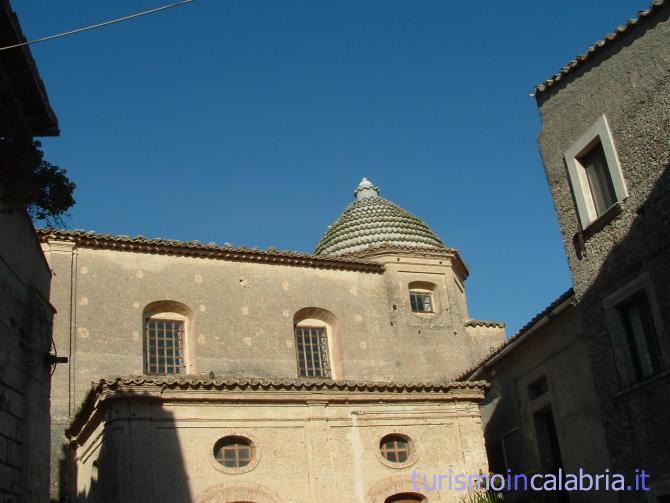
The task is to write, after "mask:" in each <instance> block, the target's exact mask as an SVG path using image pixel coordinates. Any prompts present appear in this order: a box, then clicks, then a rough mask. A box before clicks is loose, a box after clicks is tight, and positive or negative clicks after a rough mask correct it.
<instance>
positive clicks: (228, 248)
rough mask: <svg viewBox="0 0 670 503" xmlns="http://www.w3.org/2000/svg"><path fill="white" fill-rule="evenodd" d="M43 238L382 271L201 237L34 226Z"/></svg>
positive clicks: (359, 262) (351, 261)
mask: <svg viewBox="0 0 670 503" xmlns="http://www.w3.org/2000/svg"><path fill="white" fill-rule="evenodd" d="M36 232H37V236H38V238H39V239H40V241H42V242H46V241H49V240H60V241H74V242H76V243H77V245H79V246H83V247H89V248H101V249H112V250H122V251H130V252H137V253H156V254H163V255H180V256H192V257H204V258H212V259H222V260H233V261H244V262H257V263H271V264H279V265H287V266H295V267H314V268H325V269H345V270H354V271H363V272H375V273H381V272H383V271H384V266H383V265H382V264H379V263H378V262H373V261H370V260H364V259H358V258H341V257H330V256H329V257H322V256H316V255H310V254H307V253H300V252H295V251H290V250H281V251H280V250H275V249H268V250H261V249H260V248H247V247H235V246H232V245H228V244H224V245H218V244H216V243H208V244H204V243H201V242H200V241H177V240H174V239H163V238H153V239H152V238H145V237H144V236H135V237H130V236H115V235H112V234H100V233H97V232H92V231H83V230H57V229H37V231H36Z"/></svg>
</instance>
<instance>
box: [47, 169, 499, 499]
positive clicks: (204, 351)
mask: <svg viewBox="0 0 670 503" xmlns="http://www.w3.org/2000/svg"><path fill="white" fill-rule="evenodd" d="M355 196H356V199H355V201H354V202H353V203H351V205H349V206H348V207H347V208H346V209H345V211H344V212H343V214H342V215H341V216H340V217H339V218H338V219H337V221H336V222H335V223H334V224H333V225H332V226H330V227H329V229H328V231H327V232H326V233H325V235H324V236H323V238H322V239H321V241H320V243H319V244H318V245H317V247H316V251H315V253H314V254H312V255H307V254H301V253H295V252H288V251H277V250H258V249H249V248H235V247H232V246H218V245H215V244H209V245H206V244H202V243H199V242H179V241H170V240H165V239H145V238H142V237H135V238H130V237H127V236H110V235H104V234H97V233H92V232H83V231H53V230H42V231H40V232H39V236H40V239H41V241H42V243H43V248H44V251H45V254H46V257H47V260H48V261H49V264H50V266H51V268H52V269H53V271H54V281H53V285H52V296H51V299H52V302H53V303H54V305H55V306H56V307H57V309H58V314H57V316H56V318H55V321H54V339H55V341H56V345H57V347H58V348H59V351H61V352H62V353H64V354H67V355H68V356H69V358H70V363H69V365H63V366H59V367H58V369H57V370H56V373H55V374H54V376H53V387H52V424H53V441H54V445H53V451H54V453H55V454H59V453H60V452H61V451H62V446H63V444H64V443H65V444H66V445H68V443H67V441H66V440H65V438H64V436H63V432H64V431H65V429H66V428H68V426H69V425H70V423H71V421H72V419H73V418H74V417H75V414H76V413H77V410H78V409H79V408H80V404H81V402H82V400H84V398H85V397H88V398H87V402H86V405H85V406H84V408H83V409H82V411H83V412H81V413H80V416H78V420H77V422H76V423H75V426H73V428H72V429H71V430H70V436H71V437H70V438H71V439H72V440H73V443H72V444H71V446H72V449H73V450H72V451H70V454H72V455H73V456H74V457H73V459H71V462H70V463H67V462H66V461H65V458H64V457H63V456H62V455H55V457H54V463H53V465H52V466H53V467H54V470H55V472H54V474H53V479H52V480H53V481H54V482H55V485H54V487H53V490H54V493H57V492H58V491H60V492H61V496H65V495H66V494H67V493H70V494H72V493H73V492H75V491H76V492H77V493H78V494H79V495H80V497H81V498H84V499H85V500H86V499H88V500H89V501H91V498H93V496H91V494H94V489H92V488H93V487H95V488H97V487H100V488H102V487H106V488H107V489H104V490H103V491H104V494H105V495H106V497H107V498H112V499H106V500H105V501H124V502H126V501H147V500H154V499H155V498H158V499H160V500H161V501H166V500H167V501H254V502H261V501H286V502H289V501H293V502H310V503H315V502H319V501H322V502H330V501H334V499H333V497H334V495H336V494H341V495H343V496H342V497H343V501H374V502H376V501H381V502H385V501H387V499H388V498H391V499H388V501H401V499H393V498H394V494H395V495H399V494H404V493H406V492H407V491H408V486H407V483H408V480H409V476H410V472H411V469H412V468H411V467H412V466H414V467H415V468H416V467H419V468H420V469H421V470H423V471H424V473H442V472H444V470H445V469H448V468H450V467H452V468H453V469H454V471H456V470H463V471H464V473H472V470H474V473H478V471H479V470H480V469H482V470H485V469H486V466H485V465H486V457H485V452H484V444H483V438H482V433H481V424H480V420H479V415H478V410H477V407H476V403H477V401H478V400H479V399H480V398H481V397H483V389H484V388H483V384H482V383H475V384H467V385H463V384H459V383H453V384H449V379H450V377H451V376H453V375H454V374H455V373H456V372H459V371H461V370H462V369H464V368H467V367H469V366H471V365H472V364H474V363H475V362H476V361H478V360H479V359H481V358H482V356H483V355H485V354H487V353H488V352H489V351H490V350H491V349H492V348H493V347H496V346H498V345H499V344H500V343H502V342H503V341H504V340H505V331H504V326H503V325H502V324H501V323H496V322H487V321H479V320H473V319H471V318H470V316H469V313H468V308H467V301H466V296H465V287H464V283H465V280H466V278H467V276H468V269H467V267H466V265H465V263H464V262H463V260H462V259H461V257H460V254H459V253H458V251H457V250H455V249H453V248H449V247H447V246H445V245H444V243H443V242H442V241H441V240H440V239H439V238H438V237H437V236H436V235H435V233H434V232H433V231H432V230H431V229H430V228H429V227H428V226H427V225H426V224H425V223H424V222H423V221H421V220H420V219H418V218H417V217H415V216H413V215H411V214H410V213H408V212H407V211H405V210H403V209H402V208H400V207H399V206H397V205H396V204H394V203H392V202H390V201H388V200H386V199H384V198H382V197H380V196H379V190H378V189H377V188H376V187H374V186H373V185H372V183H370V182H369V181H367V180H365V179H364V180H363V181H362V182H361V184H360V185H359V186H358V188H357V189H356V191H355ZM142 374H143V375H144V377H138V378H130V379H121V380H119V379H117V377H118V376H133V375H142ZM165 376H172V377H173V378H175V377H178V376H186V377H185V378H184V379H178V380H174V379H171V378H166V377H165ZM100 379H111V380H105V381H102V383H101V384H99V385H98V386H97V387H96V388H95V389H94V390H93V391H90V386H91V382H92V381H95V382H97V381H100ZM287 379H288V380H289V381H286V380H287ZM253 383H255V384H253ZM422 383H423V384H422ZM430 383H434V384H430ZM168 390H170V391H168ZM87 393H88V395H87ZM111 397H113V398H114V400H109V398H111ZM140 411H141V412H140ZM117 414H118V416H117ZM199 418H200V419H199ZM141 421H144V422H141ZM161 422H163V423H161ZM166 422H167V423H170V422H171V424H170V425H167V426H166V424H167V423H166ZM161 428H162V429H161ZM163 434H165V435H167V436H168V437H170V438H171V440H169V441H168V440H167V439H166V440H165V442H163V441H162V440H158V439H159V437H160V435H163ZM157 435H158V436H157ZM389 435H390V437H389ZM214 437H216V438H214ZM166 438H167V437H166ZM135 445H138V446H139V445H141V446H143V447H142V448H141V449H136V450H131V451H128V449H129V448H130V447H129V446H135ZM164 445H171V446H173V447H174V449H172V451H170V452H169V453H167V452H163V451H160V449H159V447H160V448H162V447H161V446H164ZM124 449H125V450H124ZM133 449H135V448H133ZM157 449H158V450H157ZM66 450H67V449H66ZM98 451H100V452H98ZM106 452H109V453H115V454H114V455H112V458H114V459H115V461H114V462H111V461H110V459H111V458H109V457H106V456H108V455H107V454H105V453H106ZM261 452H262V453H263V454H262V459H261V458H260V453H261ZM305 453H307V454H305ZM309 453H312V454H309ZM168 454H169V456H168V457H169V458H170V459H172V460H173V461H174V463H172V464H176V465H179V466H181V467H182V469H183V474H184V476H185V477H186V480H181V481H180V480H179V479H178V475H179V472H178V471H175V472H170V470H172V469H174V470H177V468H178V467H173V468H169V467H164V466H162V463H161V466H154V467H152V470H153V471H152V474H153V475H152V477H154V479H152V480H155V481H156V482H155V485H154V486H149V485H146V486H145V485H143V483H142V480H141V478H138V477H140V475H139V474H138V473H127V472H124V470H126V467H127V466H130V465H132V466H147V465H146V460H147V458H148V457H152V456H153V457H154V458H155V459H163V457H164V456H166V455H168ZM227 455H229V456H233V458H234V459H232V458H231V460H228V461H230V463H231V464H235V463H237V465H238V466H235V468H240V470H233V471H230V470H225V469H223V468H222V465H225V463H227V462H228V461H227V460H226V459H227V458H225V456H227ZM396 455H397V456H399V457H401V458H402V461H400V460H398V461H393V459H395V456H396ZM216 456H220V457H221V459H220V460H219V461H216V460H215V461H212V460H213V459H214V458H215V457H216ZM240 456H242V458H240ZM413 456H415V457H413ZM409 459H412V460H414V461H416V464H414V461H412V462H411V463H410V462H409V461H408V460H409ZM86 460H89V461H86ZM198 460H199V461H198ZM389 460H390V461H389ZM94 462H95V463H97V464H96V465H95V466H94V465H93V463H94ZM256 464H257V466H256ZM75 465H76V467H77V472H76V473H74V472H72V471H71V469H72V468H73V467H75ZM252 465H253V466H252ZM103 466H105V467H107V468H106V469H105V470H103ZM112 467H113V468H112ZM224 468H225V466H224ZM165 470H167V471H165ZM273 470H275V471H274V472H273ZM103 471H104V473H103ZM285 471H286V473H284V472H285ZM200 472H202V473H200ZM273 473H275V475H273ZM289 474H290V475H289ZM129 477H130V478H129ZM163 477H168V478H169V479H170V480H173V481H174V483H175V484H182V487H181V490H180V491H177V490H175V492H174V493H172V494H174V496H173V499H169V495H168V494H167V493H166V491H167V489H166V488H165V487H162V486H161V485H160V484H159V483H158V480H162V478H163ZM59 480H60V489H59V487H58V481H59ZM67 480H69V481H70V488H69V489H67V488H66V481H67ZM95 481H98V482H95ZM94 482H95V483H94ZM126 484H129V485H126ZM222 485H223V486H225V488H226V490H225V491H223V492H221V491H222V490H221V487H223V486H222ZM121 486H123V487H121ZM260 486H262V489H261V488H260ZM245 487H256V488H257V489H258V492H257V493H254V494H257V495H256V496H253V497H252V496H249V497H246V499H245V498H242V499H241V500H240V499H239V498H240V497H238V496H236V498H238V499H230V498H232V496H231V497H230V498H228V496H225V494H228V493H227V492H226V491H232V493H231V494H233V493H234V494H241V493H240V492H239V491H243V490H244V488H245ZM112 488H116V489H114V490H112ZM99 490H102V489H95V491H99ZM110 491H112V492H110ZM124 491H125V492H124ZM127 491H130V492H127ZM147 491H149V492H147ZM151 491H153V492H151ZM394 491H395V492H394ZM168 492H169V491H168ZM250 494H251V493H250ZM54 495H56V494H54ZM179 495H181V496H179ZM345 495H346V497H345ZM149 496H151V497H149ZM361 497H363V499H360V498H361ZM407 497H408V498H410V499H408V501H423V499H417V498H420V497H419V496H417V495H414V496H409V495H408V496H407ZM459 497H460V495H459V494H455V493H453V492H452V493H444V494H442V495H440V496H435V497H431V501H457V500H458V499H459ZM208 498H209V499H208ZM217 498H218V499H217ZM225 498H228V499H225ZM397 498H400V496H397ZM411 498H414V499H411Z"/></svg>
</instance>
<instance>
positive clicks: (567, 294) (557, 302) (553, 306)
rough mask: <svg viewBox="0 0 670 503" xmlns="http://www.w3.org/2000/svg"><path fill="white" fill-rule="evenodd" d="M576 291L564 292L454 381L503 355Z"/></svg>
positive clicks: (464, 377)
mask: <svg viewBox="0 0 670 503" xmlns="http://www.w3.org/2000/svg"><path fill="white" fill-rule="evenodd" d="M574 294H575V292H574V290H573V289H572V288H570V289H569V290H567V291H566V292H564V293H563V294H562V295H561V296H560V297H559V298H558V299H556V300H555V301H554V302H552V303H551V304H549V305H548V306H547V307H546V308H545V309H544V310H542V312H540V313H538V314H536V315H535V316H534V317H533V319H532V320H530V321H529V322H528V323H526V324H525V325H524V326H523V327H522V328H521V330H519V331H518V332H517V333H516V334H514V336H512V337H511V338H509V339H508V340H507V341H505V342H504V343H502V344H501V345H500V346H498V347H497V348H495V349H494V350H493V351H491V352H490V353H489V354H488V355H486V356H485V357H484V358H482V359H481V360H480V361H479V362H478V363H477V364H475V365H473V366H472V367H470V368H469V369H467V370H465V371H463V372H461V373H460V374H459V375H457V376H456V377H455V378H454V380H456V381H462V380H464V379H468V378H469V377H470V376H471V375H472V374H474V373H475V372H476V371H477V370H478V369H479V368H481V367H482V366H484V365H486V364H487V363H488V362H489V361H491V360H492V359H493V358H494V357H495V356H497V355H498V354H500V353H502V352H503V350H505V348H507V347H508V346H510V345H511V344H513V343H515V342H516V341H518V340H519V339H520V338H521V337H523V336H524V335H526V333H528V332H529V331H530V329H531V328H533V327H534V326H535V325H536V324H537V323H538V322H539V321H540V320H541V319H542V318H544V317H545V316H547V315H548V314H550V313H551V312H552V311H553V310H554V309H556V308H557V307H558V306H560V305H561V304H563V302H565V301H566V300H568V299H570V298H572V297H574ZM473 382H479V381H473Z"/></svg>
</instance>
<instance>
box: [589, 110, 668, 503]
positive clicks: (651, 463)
mask: <svg viewBox="0 0 670 503" xmlns="http://www.w3.org/2000/svg"><path fill="white" fill-rule="evenodd" d="M666 120H667V119H666ZM663 127H664V126H663V124H662V123H661V124H659V128H663ZM665 127H666V128H667V122H666V126H665ZM666 130H667V129H666ZM647 148H649V149H652V148H656V149H665V151H663V152H662V154H661V155H662V157H661V155H659V157H661V158H662V159H663V162H662V163H661V165H662V169H661V176H660V177H659V179H658V180H657V181H656V183H655V184H654V187H653V189H652V190H651V192H650V194H649V196H648V197H647V199H646V200H645V201H643V202H642V201H633V202H631V199H633V197H634V194H632V195H631V197H629V200H628V201H626V202H624V205H631V204H637V207H634V208H630V209H629V210H628V211H634V212H635V216H634V218H633V221H632V223H631V225H630V229H629V230H628V233H627V234H626V235H625V236H624V237H623V238H621V239H620V240H619V241H618V242H617V244H616V245H615V246H614V247H613V248H611V249H610V250H609V251H608V252H607V255H606V256H605V257H604V260H603V263H602V267H601V268H600V269H599V271H598V274H597V275H596V277H595V279H594V280H593V282H592V283H591V284H590V286H589V287H588V289H587V290H586V291H585V292H584V294H583V295H582V297H581V299H580V304H579V309H580V313H581V315H582V321H583V326H584V333H585V342H586V345H587V348H588V351H589V358H590V360H591V363H592V367H593V373H594V375H597V376H598V379H596V380H595V387H596V391H597V395H598V398H599V405H600V408H601V412H602V414H601V415H602V418H603V426H604V430H605V435H606V437H607V443H608V447H609V449H610V455H611V457H612V460H613V463H614V460H617V461H618V463H616V464H615V466H613V467H612V468H613V469H615V470H616V471H621V472H624V473H625V472H628V473H633V470H634V469H635V468H644V469H646V470H647V472H649V473H650V475H651V482H652V483H653V482H654V480H664V479H668V478H670V457H668V455H667V453H668V452H670V431H669V430H668V428H667V421H668V419H667V418H668V417H670V402H669V401H668V399H667V397H668V395H669V394H670V376H669V375H668V372H667V369H668V368H669V367H670V332H669V329H670V288H668V280H669V279H670V232H669V224H670V169H669V168H670V159H668V153H667V143H666V145H665V146H662V145H649V146H648V147H647ZM647 169H649V168H647ZM649 171H651V169H649ZM639 183H641V184H642V183H643V182H639ZM616 218H617V217H616V216H614V219H616ZM596 232H597V233H601V232H602V233H608V227H603V228H602V229H601V230H598V231H596ZM606 238H607V235H606V234H605V235H604V236H598V235H597V234H594V235H593V236H586V237H585V240H584V249H583V250H578V256H579V253H580V252H581V253H582V254H584V255H585V259H586V260H588V259H589V258H591V257H590V255H589V254H594V255H595V254H597V253H598V250H597V249H594V248H595V246H593V245H590V239H593V240H596V239H599V240H601V243H602V242H604V241H605V239H606ZM641 296H642V297H643V298H644V300H645V301H646V302H647V306H648V308H647V309H646V311H647V315H646V318H647V322H646V326H647V327H648V329H647V330H643V331H642V332H646V331H651V332H652V333H653V338H655V339H656V344H652V342H653V339H652V340H649V339H648V340H647V342H648V343H649V344H650V345H652V346H653V345H656V347H655V348H651V350H650V353H654V352H657V358H658V360H657V361H656V362H654V363H651V362H650V361H651V360H653V359H654V358H655V357H654V356H653V355H650V356H649V357H647V356H644V355H640V354H639V355H638V356H637V357H636V356H635V354H634V351H635V349H634V347H635V343H634V341H635V337H634V336H633V335H632V334H633V332H636V331H635V330H630V329H627V328H626V321H625V320H626V318H627V317H628V315H626V314H625V310H626V306H631V303H632V302H633V301H634V300H635V299H640V297H641ZM642 317H643V318H644V317H645V316H644V315H643V316H642ZM643 323H644V322H643ZM629 328H630V327H629ZM638 344H639V342H638ZM642 352H644V350H643V351H642ZM640 358H641V359H642V360H643V363H642V364H641V363H640V362H639V360H640ZM636 359H638V362H636V361H635V360H636ZM644 360H646V362H644ZM640 367H649V368H646V369H644V368H643V369H641V368H640ZM652 367H656V368H652ZM664 371H665V372H664ZM659 374H660V375H659ZM617 465H618V466H617ZM626 498H632V497H630V496H628V495H626V496H625V497H624V498H623V499H622V501H628V499H626ZM631 501H633V499H631Z"/></svg>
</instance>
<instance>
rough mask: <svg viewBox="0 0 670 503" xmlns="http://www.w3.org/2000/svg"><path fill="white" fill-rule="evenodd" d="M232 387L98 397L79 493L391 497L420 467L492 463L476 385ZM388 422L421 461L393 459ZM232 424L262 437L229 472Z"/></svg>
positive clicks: (199, 500)
mask: <svg viewBox="0 0 670 503" xmlns="http://www.w3.org/2000/svg"><path fill="white" fill-rule="evenodd" d="M226 394H227V393H226V392H219V393H218V394H217V393H213V392H208V393H207V392H206V393H204V394H203V393H202V392H201V393H194V392H193V391H186V390H182V391H173V392H163V393H162V396H161V398H160V399H156V398H153V399H152V398H149V396H148V394H147V396H146V397H145V398H143V397H142V396H141V395H142V393H141V392H140V394H139V395H136V396H135V397H133V398H129V397H122V396H117V397H115V398H113V399H112V400H110V401H109V402H110V403H108V404H106V405H104V404H99V405H98V407H99V411H98V412H97V413H96V415H95V416H93V420H92V424H93V426H92V427H90V431H85V432H84V433H83V434H79V435H78V436H77V437H76V439H77V443H78V444H80V446H79V447H78V448H77V457H78V459H80V461H79V463H78V465H79V472H80V476H79V490H78V493H79V497H80V501H93V499H92V497H91V494H90V493H91V490H93V491H94V492H95V491H98V494H100V492H99V490H100V488H101V487H104V486H107V487H111V486H114V487H115V488H116V491H117V492H116V493H115V494H114V495H111V494H110V493H107V499H106V500H105V501H109V502H110V503H111V502H114V501H123V502H139V501H162V502H166V503H169V502H175V503H177V502H179V503H184V502H193V503H205V502H214V501H217V502H223V501H253V502H255V503H280V502H281V503H289V502H293V503H318V502H323V503H330V502H333V501H347V502H348V501H351V502H361V503H363V502H369V503H383V502H384V500H385V499H386V498H387V497H389V496H392V495H393V494H397V493H401V492H415V491H414V487H413V484H412V475H411V474H412V471H413V470H416V471H417V473H418V474H428V476H429V479H430V480H432V475H433V474H447V473H448V471H449V470H453V473H465V474H478V473H480V470H483V471H484V473H486V469H487V462H486V456H485V450H484V445H483V439H482V434H481V422H480V418H479V411H478V408H477V405H476V400H477V399H475V398H474V396H471V397H470V398H463V399H458V398H456V397H453V398H454V399H452V400H446V399H445V398H446V397H444V396H443V397H442V398H439V397H437V396H436V395H435V394H427V395H426V397H425V398H423V399H422V398H421V397H417V396H414V397H412V398H411V399H409V398H408V399H407V401H398V399H397V397H391V396H389V395H388V394H385V393H380V394H377V395H376V396H372V395H370V396H367V397H366V398H364V399H361V397H360V396H355V395H357V393H352V394H351V396H350V397H349V398H350V399H351V402H352V403H346V402H345V401H344V400H346V399H344V398H343V396H342V393H330V392H323V393H319V394H318V396H316V395H314V394H312V395H311V396H306V395H304V394H300V395H301V396H294V395H295V393H293V392H290V393H286V392H284V393H283V395H284V396H279V395H278V394H277V395H275V396H274V397H273V398H270V399H269V400H270V401H268V397H267V396H265V397H264V396H263V395H267V394H271V393H269V392H262V391H260V392H253V393H244V394H243V396H240V393H235V395H236V396H235V397H234V399H233V400H231V399H229V398H227V397H226ZM338 395H339V396H338ZM428 395H433V396H428ZM231 398H232V397H231ZM194 399H195V400H196V402H193V400H194ZM96 417H99V418H105V420H104V429H102V430H101V426H100V425H98V426H97V427H96V426H95V418H96ZM87 428H88V427H87ZM101 433H102V437H101V436H100V434H101ZM389 433H402V434H404V435H406V436H408V437H409V438H410V439H411V442H412V445H413V448H414V449H415V452H416V456H415V457H412V462H410V463H406V464H404V465H403V466H402V467H401V468H394V467H391V466H389V465H388V463H384V462H383V461H382V458H381V455H380V453H379V443H380V440H381V438H382V437H383V436H384V435H387V434H389ZM226 435H237V436H244V437H247V438H250V439H251V440H252V441H253V443H254V446H255V450H256V452H255V455H254V460H253V461H252V462H251V464H250V465H249V466H251V467H252V468H251V469H250V470H248V471H245V472H244V473H229V472H226V471H225V470H223V469H222V468H221V466H220V465H219V464H218V463H217V462H216V460H215V459H214V457H213V447H214V444H215V442H216V441H217V440H218V439H220V438H222V437H223V436H226ZM94 463H95V464H96V465H97V468H96V469H94V470H92V469H91V466H93V464H94ZM91 473H93V478H94V479H95V482H93V483H91V482H90V480H87V479H88V478H89V477H90V476H91ZM106 478H107V479H109V480H106ZM111 479H114V482H112V481H111ZM421 485H422V483H421V482H418V483H417V486H419V487H420V486H421ZM91 488H93V489H91ZM424 494H425V495H426V496H427V500H426V501H428V502H430V503H434V502H447V501H449V502H456V501H460V500H461V498H462V497H463V493H458V492H456V491H448V490H446V489H445V490H443V491H440V492H431V493H427V492H424Z"/></svg>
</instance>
